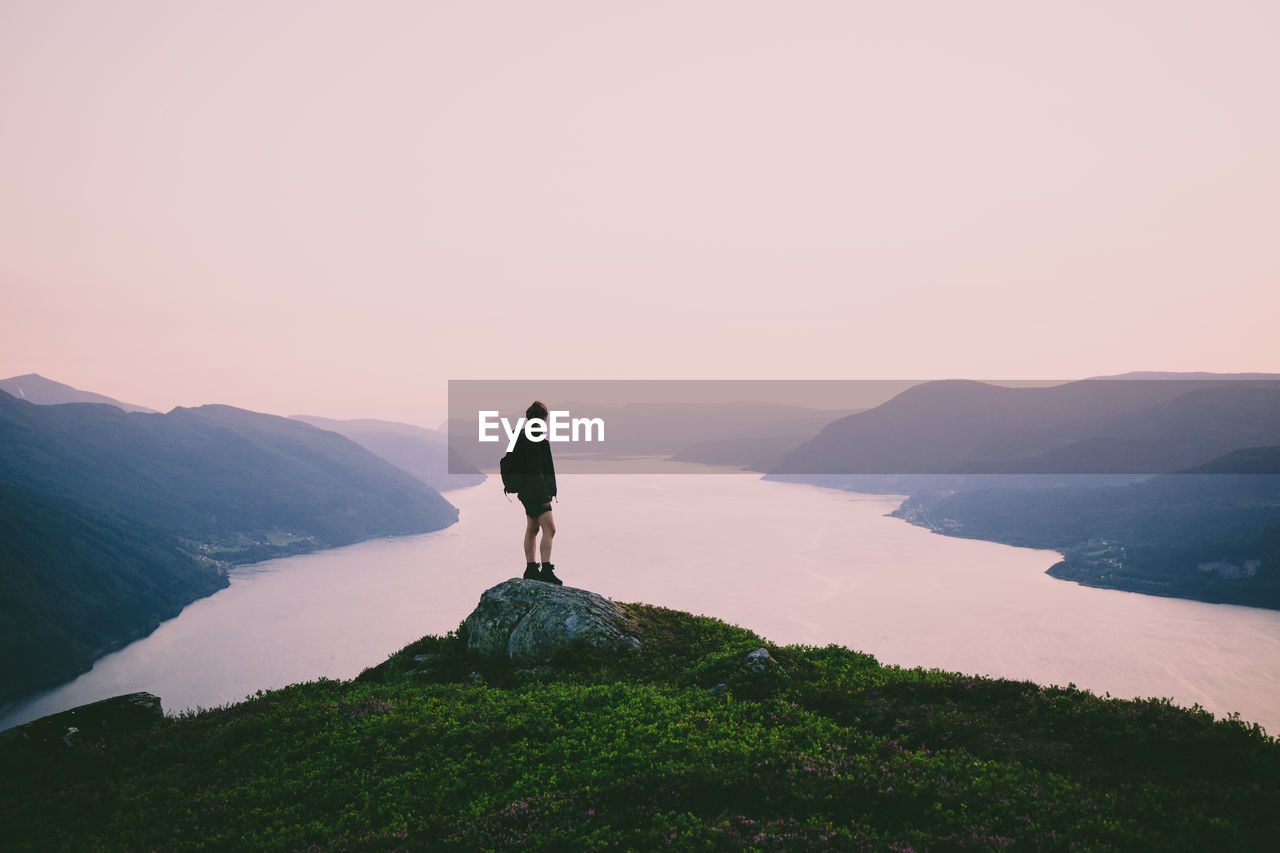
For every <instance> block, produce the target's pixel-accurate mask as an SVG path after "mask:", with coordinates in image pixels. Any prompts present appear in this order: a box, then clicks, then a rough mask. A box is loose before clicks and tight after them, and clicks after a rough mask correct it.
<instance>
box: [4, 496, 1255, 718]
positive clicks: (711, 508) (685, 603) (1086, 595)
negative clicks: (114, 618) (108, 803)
mask: <svg viewBox="0 0 1280 853" xmlns="http://www.w3.org/2000/svg"><path fill="white" fill-rule="evenodd" d="M562 480H563V482H562V483H561V493H562V494H561V498H562V500H561V502H559V503H557V504H556V505H555V514H556V518H557V521H558V525H559V528H560V535H559V537H558V538H557V541H556V546H555V554H554V557H553V559H554V562H555V563H556V565H557V567H558V568H557V573H558V574H560V576H561V577H563V578H564V579H565V582H566V583H568V584H570V585H574V586H582V587H585V588H588V589H592V590H595V591H597V592H600V593H602V594H604V595H606V596H608V597H610V598H613V599H615V600H618V601H644V602H649V603H653V604H661V605H664V606H667V607H675V608H679V609H683V610H690V611H693V612H695V613H705V614H708V615H712V616H717V617H719V618H722V619H725V620H726V621H729V622H734V623H737V624H739V625H742V626H744V627H748V628H751V629H752V630H754V631H756V632H757V633H759V634H762V635H763V636H765V637H766V638H768V639H770V640H772V641H774V642H778V643H809V644H814V645H825V644H827V643H839V644H842V645H846V646H849V647H851V648H856V649H860V650H863V651H867V652H870V653H872V654H874V655H875V656H876V657H877V658H879V659H880V660H881V661H882V662H885V663H892V664H900V665H903V666H925V667H940V668H943V669H949V670H956V671H961V672H968V673H977V674H984V675H993V676H1002V677H1007V678H1019V679H1030V680H1033V681H1037V682H1040V683H1054V684H1067V683H1069V682H1073V683H1075V684H1076V685H1077V686H1080V687H1085V688H1088V689H1090V690H1093V691H1095V692H1097V693H1099V694H1102V693H1105V692H1110V693H1111V694H1112V695H1113V696H1122V697H1133V696H1144V697H1145V696H1168V697H1172V698H1173V699H1174V700H1175V701H1176V702H1178V703H1180V704H1184V705H1191V704H1193V703H1199V704H1200V705H1202V706H1203V707H1205V708H1207V709H1208V710H1210V711H1212V712H1214V713H1215V714H1218V715H1225V714H1226V713H1228V712H1230V711H1239V712H1240V713H1241V714H1242V716H1243V717H1244V718H1245V719H1248V720H1251V721H1255V722H1260V723H1262V724H1263V725H1264V726H1265V727H1266V728H1267V730H1268V731H1269V732H1276V731H1280V612H1276V611H1270V610H1262V609H1258V608H1248V607H1238V606H1234V605H1223V604H1204V603H1200V602H1193V601H1182V600H1178V599H1171V598H1159V597H1154V596H1145V595H1139V594H1136V593H1128V592H1120V591H1116V590H1102V589H1090V588H1087V587H1082V586H1078V585H1076V584H1073V583H1070V582H1066V581H1060V580H1055V579H1054V578H1051V577H1049V576H1048V575H1046V574H1044V570H1045V569H1046V568H1048V567H1049V566H1050V565H1052V564H1053V563H1054V562H1056V561H1057V560H1058V555H1057V554H1055V553H1054V552H1051V551H1038V550H1031V549H1025V548H1013V547H1010V546H1007V545H999V544H996V543H992V542H980V541H974V540H965V539H955V538H951V537H945V536H938V535H935V534H932V533H930V532H928V531H926V530H924V529H922V528H918V527H912V526H911V525H909V524H907V523H906V522H903V521H901V520H898V519H894V518H889V517H887V515H886V513H888V512H890V511H891V510H893V509H894V508H895V507H896V506H897V505H898V503H899V502H900V500H901V499H900V498H895V497H885V496H878V495H875V496H873V495H859V494H852V493H847V492H839V491H834V490H828V489H821V488H817V487H814V486H807V485H800V484H793V483H775V482H766V481H763V480H760V479H758V478H756V477H754V476H707V475H705V474H703V475H691V474H678V475H665V476H661V475H593V476H585V475H579V476H566V477H563V478H562ZM447 497H448V499H449V500H450V501H451V502H453V503H454V504H456V505H457V506H458V507H459V509H460V510H461V520H460V521H459V523H458V524H455V525H454V526H452V527H450V528H448V529H446V530H442V531H438V532H435V533H429V534H425V535H420V536H408V537H400V538H396V539H384V540H375V541H371V542H365V543H362V544H359V545H353V546H350V547H346V548H339V549H334V550H331V551H323V552H319V553H315V554H304V555H300V556H295V557H287V558H283V559H279V560H271V561H268V562H265V563H259V564H257V565H254V566H246V567H242V568H238V569H235V570H233V572H232V574H231V586H230V587H228V588H227V589H225V590H222V591H221V592H218V593H217V594H215V595H213V596H211V597H209V598H206V599H202V600H201V601H198V602H195V603H194V604H191V605H189V606H188V607H187V608H186V609H185V610H183V612H182V613H181V614H180V615H179V616H178V617H177V618H175V619H172V620H170V621H168V622H166V623H164V624H163V625H161V626H160V628H158V629H157V630H156V631H155V632H154V633H153V634H151V635H150V636H149V637H146V638H144V639H142V640H139V641H137V642H135V643H133V644H132V645H130V646H128V647H126V648H124V649H121V650H120V651H118V652H116V653H114V654H111V655H109V656H107V657H104V658H102V659H101V660H99V661H98V662H97V664H96V665H95V666H94V668H93V670H92V671H91V672H88V673H85V674H84V675H82V676H80V677H79V678H77V679H76V680H74V681H72V682H69V683H68V684H65V685H63V686H61V687H58V688H55V689H53V690H51V691H49V692H47V693H45V694H41V695H39V696H37V697H34V698H32V699H28V700H25V701H23V702H20V703H16V704H15V705H14V706H12V707H10V708H7V709H5V712H4V714H3V716H0V727H7V726H12V725H17V724H19V723H22V722H25V721H27V720H31V719H35V718H36V717H39V716H43V715H45V714H49V713H53V712H55V711H59V710H64V709H66V708H70V707H74V706H75V705H79V704H83V703H85V702H91V701H94V700H96V699H100V698H104V697H106V696H112V695H116V694H119V693H126V692H130V691H135V690H148V691H150V692H152V693H155V694H157V695H159V696H160V697H162V699H163V702H164V707H165V709H166V710H167V711H168V712H170V713H173V712H176V711H179V710H183V709H186V708H195V707H212V706H216V705H222V704H225V703H227V702H230V701H236V700H239V699H242V698H244V697H245V696H247V695H249V694H252V693H253V692H255V691H256V690H259V689H269V688H274V687H281V686H284V685H286V684H290V683H293V682H297V681H306V680H311V679H316V678H320V677H328V678H351V677H353V676H355V675H356V674H358V673H359V672H360V670H362V669H363V668H365V667H367V666H371V665H373V664H376V663H379V662H380V661H382V660H384V659H385V658H386V657H387V656H388V655H389V654H391V653H393V652H395V651H396V650H398V649H400V648H401V647H403V646H405V645H406V644H408V643H410V642H412V641H413V640H416V639H417V638H419V637H421V636H423V635H424V634H433V633H444V632H446V631H449V630H452V629H454V628H456V627H457V626H458V623H459V622H461V621H462V620H463V619H464V618H465V617H466V615H467V614H468V613H469V612H470V611H471V609H472V608H473V607H474V606H475V604H476V602H477V600H478V599H479V597H480V593H481V592H482V591H483V590H484V589H485V588H487V587H489V586H492V585H494V584H496V583H499V582H501V581H503V580H505V579H507V578H509V577H515V576H518V575H519V574H520V572H521V571H522V570H523V567H524V564H523V557H522V556H521V553H520V538H521V534H522V531H523V526H524V522H523V517H522V511H521V508H520V505H519V504H518V503H516V502H514V501H512V502H508V501H506V500H505V499H504V498H503V496H502V494H501V491H500V487H499V486H498V485H497V482H496V478H490V480H489V481H488V482H486V483H485V484H483V485H480V486H477V487H474V488H471V489H466V490H461V491H455V492H450V493H448V495H447Z"/></svg>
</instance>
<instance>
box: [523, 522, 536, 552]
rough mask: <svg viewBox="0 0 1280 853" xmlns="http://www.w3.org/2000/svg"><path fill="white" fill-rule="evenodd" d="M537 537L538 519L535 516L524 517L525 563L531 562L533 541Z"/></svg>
mask: <svg viewBox="0 0 1280 853" xmlns="http://www.w3.org/2000/svg"><path fill="white" fill-rule="evenodd" d="M537 537H538V520H537V519H536V518H530V517H529V516H527V515H526V516H525V517H524V561H525V562H526V563H532V562H533V543H534V540H535V539H537Z"/></svg>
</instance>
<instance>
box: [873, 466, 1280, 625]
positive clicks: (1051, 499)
mask: <svg viewBox="0 0 1280 853" xmlns="http://www.w3.org/2000/svg"><path fill="white" fill-rule="evenodd" d="M1278 458H1280V447H1271V448H1253V449H1250V450H1245V451H1238V452H1236V453H1232V454H1230V455H1228V456H1225V457H1222V458H1221V459H1218V460H1214V461H1212V462H1210V463H1208V464H1206V465H1204V466H1202V467H1201V468H1198V469H1196V470H1198V471H1231V472H1234V473H1220V474H1219V473H1185V474H1170V475H1164V476H1160V477H1154V478H1151V479H1149V480H1146V481H1144V482H1141V483H1133V484H1129V485H1123V486H1116V487H1109V488H1055V489H1040V490H1035V489H1021V490H1009V489H989V490H975V491H960V492H956V493H952V494H930V493H924V494H919V495H914V496H912V497H911V498H910V499H909V500H907V501H906V502H905V503H904V504H903V506H902V508H901V509H899V510H898V511H897V512H895V513H894V514H895V515H897V516H898V517H900V518H905V519H907V520H909V521H911V522H913V523H915V524H920V525H922V526H926V527H929V528H930V529H932V530H935V531H937V532H939V533H945V534H949V535H954V536H964V537H968V538H974V539H990V540H993V541H997V542H1004V543H1007V544H1010V545H1022V546H1027V547H1033V548H1052V549H1054V550H1057V551H1061V552H1062V554H1063V556H1064V558H1065V559H1064V560H1063V561H1062V562H1061V563H1058V564H1057V565H1055V566H1053V567H1052V568H1051V569H1050V570H1049V571H1050V574H1052V575H1054V576H1055V577H1060V578H1065V579H1069V580H1075V581H1079V582H1080V583H1085V584H1089V585H1092V586H1104V587H1112V588H1118V589H1127V590H1131V591H1134V592H1145V593H1151V594H1157V595H1171V596H1177V597H1181V598H1194V599H1198V600H1202V601H1219V602H1229V603H1233V604H1248V605H1253V606H1259V607H1271V608H1280V475H1278V474H1276V473H1255V474H1250V473H1243V472H1246V471H1249V470H1256V471H1260V472H1266V471H1271V472H1274V471H1275V470H1276V460H1277V459H1278ZM1250 464H1253V465H1254V467H1252V468H1251V467H1249V465H1250Z"/></svg>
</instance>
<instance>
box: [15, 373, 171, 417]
mask: <svg viewBox="0 0 1280 853" xmlns="http://www.w3.org/2000/svg"><path fill="white" fill-rule="evenodd" d="M0 391H4V392H6V393H8V394H10V395H11V396H14V397H17V398H18V399H19V400H26V401H27V402H28V403H35V404H36V405H39V406H57V405H61V404H63V403H101V404H103V405H107V406H115V407H116V408H117V409H123V410H124V411H126V412H145V413H147V414H156V410H155V409H148V408H147V407H146V406H137V405H134V404H133V403H124V402H121V401H120V400H117V399H115V398H114V397H108V396H106V395H105V394H95V393H94V392H92V391H82V390H80V389H79V388H75V387H73V386H71V385H66V384H64V383H62V382H55V381H54V380H52V379H46V378H45V377H43V376H41V375H40V374H39V373H24V374H23V375H22V376H11V377H9V378H8V379H0Z"/></svg>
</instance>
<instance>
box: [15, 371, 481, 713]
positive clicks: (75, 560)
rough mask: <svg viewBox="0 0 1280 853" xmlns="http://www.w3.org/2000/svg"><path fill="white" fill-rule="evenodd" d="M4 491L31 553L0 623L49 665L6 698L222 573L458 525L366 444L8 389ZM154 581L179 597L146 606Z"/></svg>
mask: <svg viewBox="0 0 1280 853" xmlns="http://www.w3.org/2000/svg"><path fill="white" fill-rule="evenodd" d="M0 483H3V484H5V486H6V488H7V492H6V501H7V507H6V509H7V512H6V522H7V523H8V524H9V526H10V527H11V529H12V530H13V531H15V532H14V535H15V536H19V537H20V538H21V541H23V542H24V543H25V544H24V548H25V550H24V551H22V552H18V551H11V552H10V554H9V558H10V559H11V561H12V563H11V564H12V565H13V566H14V567H15V568H14V575H13V578H12V579H11V580H12V588H11V593H12V594H11V595H8V596H4V597H3V598H0V624H3V625H5V626H7V627H6V630H7V631H8V632H9V635H10V636H13V637H15V638H23V639H21V642H20V643H19V645H20V646H21V647H23V648H40V649H44V650H45V653H44V655H43V659H44V660H45V662H46V663H47V664H48V666H47V667H40V666H34V667H33V666H30V665H28V664H26V663H24V662H23V661H17V662H16V663H14V664H12V667H13V668H12V669H10V670H7V672H8V676H7V679H6V680H4V681H0V693H3V694H12V693H15V692H18V691H22V690H26V689H29V688H31V687H32V686H34V685H35V684H38V683H46V682H48V681H49V680H51V679H56V678H66V677H68V676H70V675H73V674H75V672H77V671H80V670H82V669H84V668H86V667H87V666H88V664H89V662H91V660H92V656H93V654H96V653H100V652H101V650H102V649H104V648H108V647H110V646H112V645H115V644H118V643H120V642H123V641H125V640H127V639H130V638H132V637H135V636H137V635H139V634H140V633H145V632H146V631H149V630H150V629H152V628H154V627H155V625H156V623H157V621H158V620H159V619H162V618H166V617H167V616H172V615H174V614H175V613H176V612H177V609H180V608H181V606H182V605H184V604H186V603H188V602H189V601H191V600H193V599H194V598H196V597H198V596H200V595H205V594H208V593H209V592H212V591H213V590H214V589H216V588H217V587H218V586H219V585H220V584H222V583H224V581H223V580H222V579H221V575H220V573H218V572H216V571H214V572H212V574H211V573H210V565H211V564H217V565H221V566H223V567H225V566H226V565H231V564H235V563H244V562H252V561H255V560H261V559H266V558H268V557H273V556H279V555H283V554H289V553H297V552H299V551H305V550H313V549H315V548H321V547H330V546H335V545H345V544H349V543H352V542H357V541H360V540H363V539H367V538H370V537H374V536H389V535H397V534H407V533H422V532H426V531H430V530H437V529H439V528H442V527H445V526H447V525H449V524H452V523H453V522H454V521H456V520H457V510H456V509H455V508H454V507H453V506H451V505H450V504H449V503H448V502H447V501H445V500H444V499H443V498H442V497H441V496H440V495H439V493H438V492H436V491H435V490H434V489H432V488H430V487H429V486H427V485H425V484H423V483H422V482H420V481H418V480H416V479H415V478H413V477H411V476H410V475H409V474H407V473H405V472H404V471H401V470H400V469H398V468H396V467H395V466H393V465H391V464H389V463H387V462H385V461H384V460H382V459H379V458H378V457H376V456H374V455H373V454H371V453H370V452H368V451H367V450H365V449H364V448H362V447H360V446H359V445H357V444H355V443H354V442H351V441H349V440H347V439H346V438H343V437H342V436H339V435H336V434H334V433H332V432H327V431H324V430H319V429H316V428H314V427H311V426H308V425H306V424H302V423H298V422H296V421H290V420H288V419H286V418H278V417H274V416H271V415H263V414H259V413H256V412H247V411H244V410H241V409H234V408H231V407H229V406H202V407H199V408H195V409H182V408H178V409H174V410H173V411H172V412H170V413H168V414H163V415H161V414H142V413H128V412H123V411H121V410H120V409H117V408H115V407H113V406H106V405H100V404H92V403H68V404H63V405H47V406H38V405H34V404H32V403H28V402H26V401H23V400H19V399H16V398H14V397H11V396H9V395H7V394H0ZM179 576H182V577H184V578H186V580H179ZM148 584H150V585H152V586H154V587H156V588H157V589H160V588H163V589H165V590H167V591H166V592H165V593H164V594H163V595H159V596H158V597H154V596H153V597H149V595H148V593H147V588H148ZM99 599H100V601H101V612H100V614H99V615H98V616H97V617H95V618H94V619H88V620H86V619H84V618H83V617H84V615H85V613H86V612H88V609H89V604H88V602H92V601H94V600H99ZM15 642H17V640H15ZM5 652H6V655H5V657H6V658H12V657H13V656H14V655H16V654H17V653H16V652H14V653H13V654H10V649H9V647H8V646H7V645H6V647H5Z"/></svg>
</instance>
